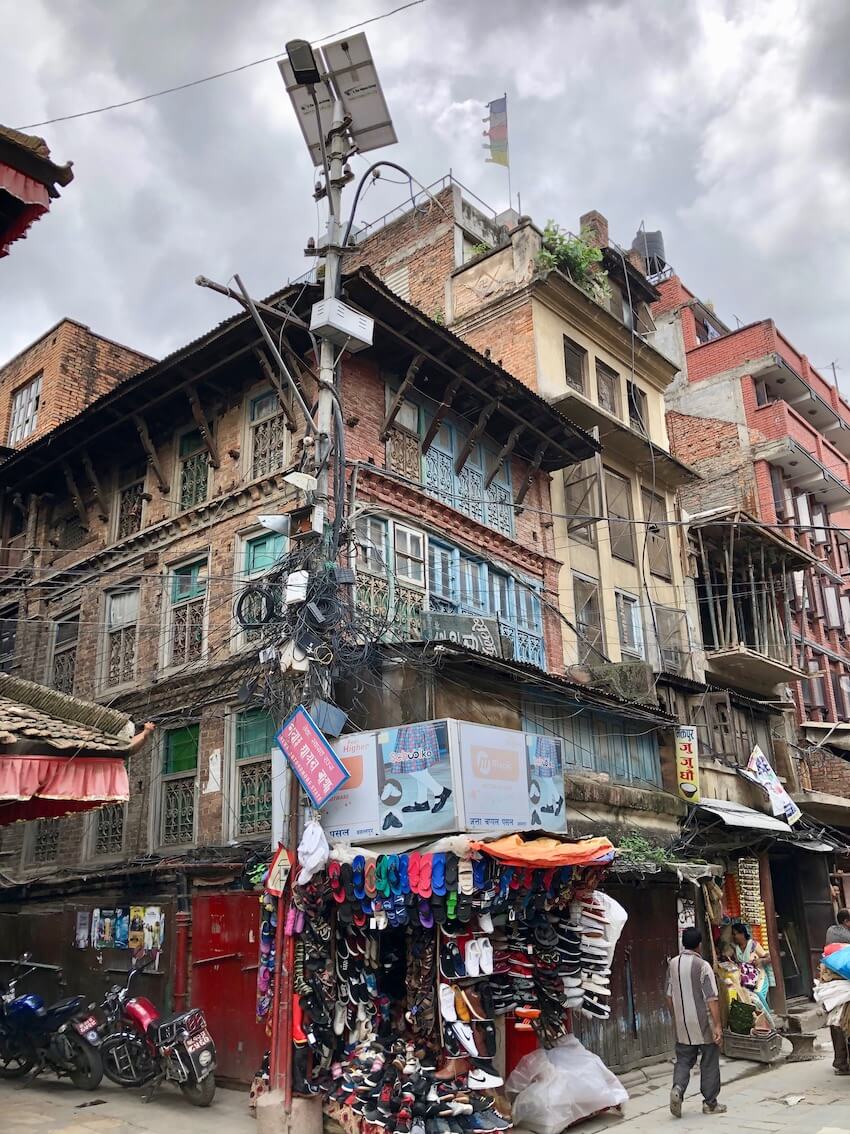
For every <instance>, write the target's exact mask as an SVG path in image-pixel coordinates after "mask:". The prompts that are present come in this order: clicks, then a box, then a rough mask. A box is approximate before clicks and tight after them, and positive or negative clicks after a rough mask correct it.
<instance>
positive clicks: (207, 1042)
mask: <svg viewBox="0 0 850 1134" xmlns="http://www.w3.org/2000/svg"><path fill="white" fill-rule="evenodd" d="M183 1042H184V1044H185V1046H186V1050H187V1051H188V1052H189V1054H190V1055H194V1053H195V1052H196V1051H201V1050H202V1049H203V1048H205V1047H212V1036H211V1035H210V1033H209V1032H208V1031H207V1030H206V1028H204V1030H203V1031H202V1032H195V1034H194V1035H193V1036H188V1037H187V1039H185V1040H184V1041H183Z"/></svg>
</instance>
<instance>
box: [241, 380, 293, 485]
mask: <svg viewBox="0 0 850 1134" xmlns="http://www.w3.org/2000/svg"><path fill="white" fill-rule="evenodd" d="M249 426H250V430H251V477H252V479H256V478H258V477H261V476H268V475H269V473H273V472H276V471H277V470H278V469H282V468H284V467H285V465H286V459H287V446H288V444H289V432H288V430H287V428H286V415H285V414H284V413H283V410H282V409H281V408H280V401H279V399H278V395H277V393H276V392H275V391H274V390H268V391H267V392H266V393H264V394H260V395H259V396H258V397H256V398H252V399H251V407H250V415H249Z"/></svg>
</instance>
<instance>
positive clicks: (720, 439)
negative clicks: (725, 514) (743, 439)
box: [667, 411, 757, 512]
mask: <svg viewBox="0 0 850 1134" xmlns="http://www.w3.org/2000/svg"><path fill="white" fill-rule="evenodd" d="M667 433H668V436H669V438H670V449H671V451H672V453H673V454H674V455H675V456H677V457H678V458H679V459H680V460H682V461H685V462H686V463H687V464H689V465H690V466H691V467H692V468H694V469H696V471H697V472H698V473H700V474H701V475H702V476H703V478H704V479H703V480H702V481H698V482H697V483H696V484H693V485H685V486H684V487H683V488H682V489H681V490H680V493H681V503H682V505H683V507H684V508H686V509H687V511H689V512H702V511H706V510H707V509H709V508H726V507H735V506H739V507H743V508H746V509H747V510H748V511H753V512H755V511H757V495H756V481H755V475H754V472H753V466H752V463H751V461H750V458H749V456H748V454H746V453H744V452H743V451H742V449H741V444H740V439H739V436H738V426H737V425H736V424H735V423H734V422H731V421H720V420H718V419H717V418H705V417H692V416H690V415H689V414H683V413H678V412H674V411H670V412H668V414H667Z"/></svg>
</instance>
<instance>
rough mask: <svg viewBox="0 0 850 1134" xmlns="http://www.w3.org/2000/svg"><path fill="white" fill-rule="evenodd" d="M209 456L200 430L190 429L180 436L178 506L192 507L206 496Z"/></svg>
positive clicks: (200, 502)
mask: <svg viewBox="0 0 850 1134" xmlns="http://www.w3.org/2000/svg"><path fill="white" fill-rule="evenodd" d="M209 478H210V458H209V453H208V452H207V449H206V446H205V445H204V439H203V437H202V436H201V433H200V430H198V429H192V430H191V431H190V432H189V433H184V434H183V436H182V437H181V438H180V507H181V508H182V509H186V508H194V507H195V505H196V504H202V503H203V502H204V500H206V498H207V492H208V490H209Z"/></svg>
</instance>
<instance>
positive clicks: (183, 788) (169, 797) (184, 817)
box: [160, 724, 200, 846]
mask: <svg viewBox="0 0 850 1134" xmlns="http://www.w3.org/2000/svg"><path fill="white" fill-rule="evenodd" d="M199 736H200V727H199V726H198V725H197V724H189V725H183V726H182V727H181V728H175V729H170V730H169V731H168V732H167V733H166V734H165V740H164V747H163V760H162V785H161V804H160V843H161V844H162V845H163V846H186V845H188V844H189V843H192V842H194V838H195V776H196V773H197V768H198V741H199Z"/></svg>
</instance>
